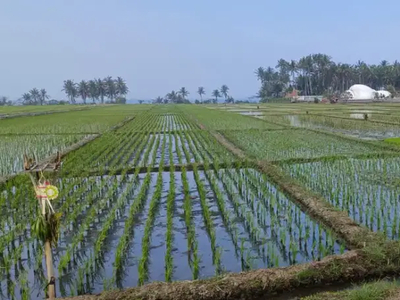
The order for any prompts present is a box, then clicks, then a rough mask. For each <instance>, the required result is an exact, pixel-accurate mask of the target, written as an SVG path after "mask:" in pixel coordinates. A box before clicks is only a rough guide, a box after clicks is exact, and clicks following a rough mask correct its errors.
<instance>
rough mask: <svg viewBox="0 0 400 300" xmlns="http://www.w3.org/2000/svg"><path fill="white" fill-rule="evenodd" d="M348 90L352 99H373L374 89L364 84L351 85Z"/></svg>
mask: <svg viewBox="0 0 400 300" xmlns="http://www.w3.org/2000/svg"><path fill="white" fill-rule="evenodd" d="M348 92H349V93H350V94H351V95H352V96H353V97H352V98H353V99H373V98H374V97H375V93H376V91H375V90H374V89H371V88H370V87H369V86H367V85H364V84H355V85H352V86H351V87H350V88H349V90H348Z"/></svg>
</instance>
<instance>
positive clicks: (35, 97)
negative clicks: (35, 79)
mask: <svg viewBox="0 0 400 300" xmlns="http://www.w3.org/2000/svg"><path fill="white" fill-rule="evenodd" d="M29 93H30V94H31V99H32V104H34V105H37V104H38V103H40V91H39V90H38V89H37V88H33V89H31V90H30V91H29Z"/></svg>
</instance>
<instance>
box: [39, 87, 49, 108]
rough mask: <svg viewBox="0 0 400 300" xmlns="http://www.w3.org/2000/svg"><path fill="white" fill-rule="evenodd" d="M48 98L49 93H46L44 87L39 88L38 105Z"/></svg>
mask: <svg viewBox="0 0 400 300" xmlns="http://www.w3.org/2000/svg"><path fill="white" fill-rule="evenodd" d="M49 98H50V97H49V95H48V94H47V91H46V89H41V90H40V97H39V100H40V105H43V103H45V102H46V100H47V99H49Z"/></svg>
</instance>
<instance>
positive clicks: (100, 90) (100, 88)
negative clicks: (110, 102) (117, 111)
mask: <svg viewBox="0 0 400 300" xmlns="http://www.w3.org/2000/svg"><path fill="white" fill-rule="evenodd" d="M95 81H96V89H97V95H98V97H99V98H100V100H101V104H104V97H106V96H107V86H106V84H105V81H103V80H101V79H100V78H99V79H95Z"/></svg>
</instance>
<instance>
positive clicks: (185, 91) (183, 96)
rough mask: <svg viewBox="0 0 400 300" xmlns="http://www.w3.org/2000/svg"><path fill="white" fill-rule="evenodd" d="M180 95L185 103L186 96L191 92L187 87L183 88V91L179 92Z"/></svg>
mask: <svg viewBox="0 0 400 300" xmlns="http://www.w3.org/2000/svg"><path fill="white" fill-rule="evenodd" d="M178 94H179V95H181V96H182V98H183V101H185V100H186V96H188V95H189V92H188V91H187V90H186V88H185V87H181V89H180V90H179V92H178Z"/></svg>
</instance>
